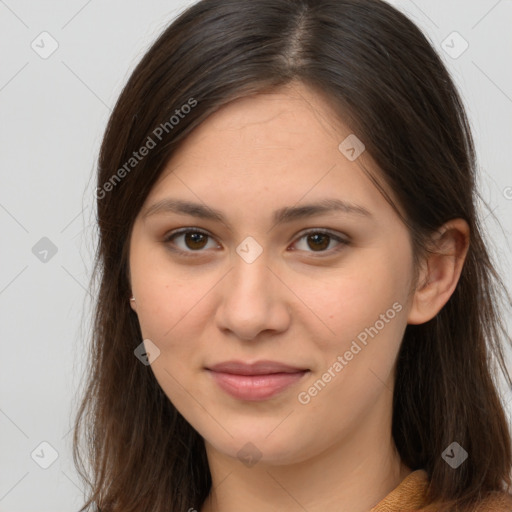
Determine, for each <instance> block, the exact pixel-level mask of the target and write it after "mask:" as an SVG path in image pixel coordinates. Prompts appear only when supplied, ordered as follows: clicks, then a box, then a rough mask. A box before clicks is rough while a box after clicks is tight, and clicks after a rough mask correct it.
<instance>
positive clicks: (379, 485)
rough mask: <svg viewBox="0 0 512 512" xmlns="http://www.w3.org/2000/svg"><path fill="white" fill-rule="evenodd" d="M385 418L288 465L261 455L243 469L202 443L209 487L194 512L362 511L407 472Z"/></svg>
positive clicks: (370, 423) (380, 498) (238, 463)
mask: <svg viewBox="0 0 512 512" xmlns="http://www.w3.org/2000/svg"><path fill="white" fill-rule="evenodd" d="M376 417H378V415H376ZM380 419H381V420H382V416H380ZM388 419H389V421H388V422H387V428H384V429H383V428H382V421H381V422H380V423H379V422H374V421H365V422H364V424H363V425H361V424H359V425H357V427H356V428H354V429H353V430H354V431H353V432H352V434H351V435H349V436H344V437H343V438H342V439H341V440H339V441H338V442H336V443H334V444H332V445H331V446H329V447H328V449H326V450H325V451H324V452H322V453H319V454H316V455H315V456H314V457H312V458H308V459H307V460H304V461H301V462H297V463H295V464H292V465H290V464H289V465H279V464H275V463H274V464H269V463H265V462H264V461H263V459H261V460H260V461H259V462H258V463H257V464H256V465H254V466H252V467H246V466H244V465H243V464H241V463H240V461H238V460H236V459H233V458H231V457H228V456H226V455H225V454H222V453H219V452H218V451H216V450H215V449H214V447H213V446H212V445H210V444H209V443H205V444H206V451H207V455H208V461H209V465H210V472H211V475H212V490H211V492H210V494H209V496H208V498H207V499H206V500H205V503H204V504H203V506H202V508H201V511H200V512H235V511H236V512H254V511H274V510H287V511H290V512H295V511H296V512H304V510H307V511H308V512H330V511H333V512H334V511H336V512H368V511H369V510H370V509H371V508H372V507H374V506H375V505H376V504H377V503H378V502H379V501H381V500H382V499H383V498H384V497H385V496H387V495H388V494H389V493H390V492H391V491H392V490H393V489H394V488H395V487H397V486H398V485H399V484H400V482H401V481H402V480H403V479H404V478H405V477H406V476H407V475H409V474H410V473H411V470H410V469H409V468H407V467H406V466H405V465H403V464H402V463H401V460H400V457H399V454H398V452H397V450H396V447H395V445H394V442H393V440H392V436H391V421H390V418H388Z"/></svg>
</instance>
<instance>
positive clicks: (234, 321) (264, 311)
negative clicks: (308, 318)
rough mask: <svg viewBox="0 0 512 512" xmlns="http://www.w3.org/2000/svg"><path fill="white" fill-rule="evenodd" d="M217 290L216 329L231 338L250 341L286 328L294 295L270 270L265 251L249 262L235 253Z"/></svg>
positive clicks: (276, 274) (288, 323) (276, 273)
mask: <svg viewBox="0 0 512 512" xmlns="http://www.w3.org/2000/svg"><path fill="white" fill-rule="evenodd" d="M218 291H219V293H221V294H222V296H221V300H220V301H219V307H218V309H217V312H216V321H217V326H218V328H219V329H221V330H222V331H225V332H230V333H231V335H232V337H234V338H238V339H241V340H244V341H250V340H255V339H259V338H261V337H262V333H264V332H266V331H268V333H267V334H268V335H270V334H271V333H273V334H277V333H279V332H283V331H285V330H286V329H288V327H289V325H290V321H291V315H290V311H291V307H290V303H289V300H290V298H291V297H293V293H292V292H291V291H290V289H289V288H287V286H286V285H285V284H284V283H283V280H282V279H281V278H280V276H278V272H277V271H276V270H274V269H273V268H271V265H269V262H268V260H267V258H266V257H265V252H263V254H261V255H260V256H259V257H258V258H257V259H256V260H255V261H253V262H251V263H248V262H247V261H245V260H244V259H243V258H242V257H240V256H239V255H238V254H235V256H234V258H233V266H232V268H231V270H230V271H229V273H228V275H227V276H226V277H225V278H224V279H223V280H222V285H221V288H220V289H219V290H218Z"/></svg>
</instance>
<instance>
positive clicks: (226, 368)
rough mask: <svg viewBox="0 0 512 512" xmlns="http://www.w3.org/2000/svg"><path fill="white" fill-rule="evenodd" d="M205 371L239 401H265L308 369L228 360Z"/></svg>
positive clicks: (294, 382) (301, 376)
mask: <svg viewBox="0 0 512 512" xmlns="http://www.w3.org/2000/svg"><path fill="white" fill-rule="evenodd" d="M205 369H206V371H207V372H208V373H209V374H210V375H211V377H212V379H213V381H214V382H215V383H216V384H217V385H218V386H219V388H220V389H221V390H223V391H224V392H226V393H227V394H229V395H231V396H232V397H234V398H236V399H238V400H246V401H260V400H267V399H269V398H271V397H273V396H276V395H277V394H279V393H281V392H283V391H284V390H285V389H287V388H289V387H290V386H292V385H293V384H296V383H297V382H299V381H300V380H302V379H303V378H304V376H305V375H306V374H307V373H309V372H310V370H309V369H306V368H300V367H297V366H290V365H287V364H284V363H278V362H275V361H258V362H256V363H252V364H248V363H244V362H241V361H227V362H224V363H219V364H216V365H213V366H210V367H208V368H205Z"/></svg>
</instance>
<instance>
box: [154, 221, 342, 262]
mask: <svg viewBox="0 0 512 512" xmlns="http://www.w3.org/2000/svg"><path fill="white" fill-rule="evenodd" d="M186 233H201V234H203V235H206V236H207V237H208V238H211V239H213V240H215V241H216V239H215V237H214V236H213V235H212V234H211V233H209V232H208V231H206V230H204V229H202V228H196V227H194V226H189V227H185V228H178V229H176V230H174V231H171V232H169V233H167V234H166V235H165V236H164V243H171V240H172V239H173V238H175V237H177V236H179V235H183V234H186ZM309 234H324V235H328V236H329V237H331V238H332V239H334V240H336V241H337V242H338V243H339V245H338V246H337V247H335V248H334V249H329V250H327V251H318V252H317V253H315V251H306V252H310V254H313V255H314V257H322V255H326V256H325V257H327V255H329V256H330V255H333V254H335V253H336V252H337V251H338V250H340V248H342V247H344V246H346V245H349V244H350V238H349V237H348V236H347V235H345V234H343V233H339V232H334V231H332V230H330V229H327V228H308V229H306V230H303V231H299V233H297V235H295V238H294V243H297V242H298V241H300V240H301V239H302V238H304V237H305V236H307V235H309ZM217 243H218V242H217ZM171 250H172V251H173V252H176V253H180V254H182V255H184V256H192V257H197V256H200V255H201V253H202V252H205V251H204V250H198V251H184V250H182V249H177V248H172V249H171Z"/></svg>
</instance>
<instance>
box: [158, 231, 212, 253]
mask: <svg viewBox="0 0 512 512" xmlns="http://www.w3.org/2000/svg"><path fill="white" fill-rule="evenodd" d="M210 238H211V236H210V235H209V234H208V233H205V232H204V231H200V230H198V229H182V230H179V231H175V232H174V233H171V234H169V235H168V236H166V237H165V240H164V241H165V243H167V244H168V245H169V248H170V249H171V250H172V251H175V252H179V253H181V254H183V255H185V256H189V255H190V256H195V254H193V253H194V252H198V253H199V252H204V251H203V249H204V248H205V247H207V245H208V242H209V240H210ZM178 239H182V241H181V243H177V242H176V240H178ZM173 246H174V247H173Z"/></svg>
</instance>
